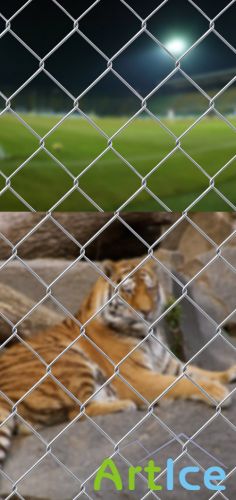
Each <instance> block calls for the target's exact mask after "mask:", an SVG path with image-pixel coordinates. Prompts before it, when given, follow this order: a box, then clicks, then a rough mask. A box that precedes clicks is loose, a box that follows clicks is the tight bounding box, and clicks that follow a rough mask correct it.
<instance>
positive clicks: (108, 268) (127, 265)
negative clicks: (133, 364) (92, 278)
mask: <svg viewBox="0 0 236 500" xmlns="http://www.w3.org/2000/svg"><path fill="white" fill-rule="evenodd" d="M139 264H140V261H139V260H136V259H131V260H121V261H118V262H112V261H106V263H105V264H104V268H103V269H104V273H105V274H106V276H107V277H109V279H110V280H111V282H112V283H113V285H112V284H110V283H109V282H108V281H106V280H104V279H103V278H100V279H99V280H98V281H97V283H96V285H95V288H94V292H95V294H94V298H95V302H96V304H94V305H95V307H96V310H99V309H101V308H102V306H104V305H105V304H107V305H106V307H105V308H103V309H102V311H101V313H100V318H101V319H102V321H103V322H104V323H105V324H107V325H108V326H110V327H112V328H113V329H115V330H118V331H120V332H121V331H125V332H127V333H129V334H130V335H132V334H134V335H142V334H144V335H145V334H146V333H147V329H148V326H149V325H150V324H151V323H152V322H153V321H154V320H155V319H156V318H157V317H158V316H159V315H160V313H161V312H162V311H163V310H164V306H165V294H164V290H163V287H162V285H161V283H160V281H159V279H158V275H157V271H156V265H155V262H154V261H153V260H152V259H149V260H148V261H147V262H145V263H144V264H142V265H140V266H139ZM137 266H138V268H137ZM136 268H137V269H136ZM115 289H116V290H118V292H119V293H118V294H116V295H115V297H114V298H112V297H113V295H114V294H115Z"/></svg>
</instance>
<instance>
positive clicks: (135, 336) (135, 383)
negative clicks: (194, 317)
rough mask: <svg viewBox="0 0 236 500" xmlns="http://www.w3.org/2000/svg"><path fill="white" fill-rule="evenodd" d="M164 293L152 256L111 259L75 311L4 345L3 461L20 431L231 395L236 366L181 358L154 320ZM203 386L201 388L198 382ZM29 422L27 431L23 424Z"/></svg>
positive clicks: (0, 375) (216, 401) (0, 380)
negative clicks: (207, 366) (215, 367)
mask: <svg viewBox="0 0 236 500" xmlns="http://www.w3.org/2000/svg"><path fill="white" fill-rule="evenodd" d="M166 301H167V298H166V293H165V291H164V286H163V283H161V279H160V278H159V277H158V273H157V271H156V263H155V261H154V259H153V258H151V257H150V259H146V261H145V262H143V261H140V259H123V260H120V261H116V262H114V261H106V262H105V263H104V267H103V271H102V272H101V274H100V276H99V278H98V279H97V281H96V282H95V284H94V285H93V286H92V288H91V289H90V292H89V293H88V294H87V296H86V297H85V299H84V301H83V302H82V305H81V306H80V308H79V310H78V312H77V313H76V314H75V315H74V317H71V316H69V315H68V316H67V318H66V319H65V320H64V321H63V322H61V323H60V324H58V325H56V326H53V327H50V328H48V329H47V330H46V331H42V332H39V333H36V334H34V335H32V336H31V337H30V338H29V339H27V341H26V339H24V338H23V337H22V341H21V342H18V343H15V344H12V345H10V346H9V347H7V348H5V349H3V351H2V353H1V356H0V461H1V463H3V461H4V460H5V458H6V456H7V453H8V450H9V449H10V445H11V441H12V436H13V435H14V434H15V433H17V432H18V433H21V432H25V430H26V429H27V432H31V431H32V428H33V429H36V430H37V431H38V429H40V428H41V427H44V426H49V425H55V424H58V423H62V422H72V421H77V420H79V419H80V418H86V416H87V417H89V418H93V417H96V416H98V415H105V414H112V413H116V412H122V411H131V410H134V409H143V408H148V409H150V408H152V409H155V411H156V405H157V406H158V403H159V402H160V400H162V399H168V398H169V399H170V400H177V399H183V400H185V399H186V400H187V399H188V400H199V401H203V402H205V403H209V404H211V405H217V406H218V405H222V406H223V404H224V405H226V403H229V402H230V397H229V389H228V387H227V385H226V384H227V383H231V382H233V381H235V379H236V366H233V367H231V368H229V369H227V370H225V371H218V372H216V371H215V372H214V371H208V370H204V369H201V368H199V367H197V366H192V365H187V368H186V366H185V365H184V364H183V361H181V360H179V359H177V358H176V357H175V356H174V355H173V354H172V353H171V351H170V349H168V346H167V345H166V344H165V342H166V339H165V335H164V331H163V326H160V325H161V322H160V321H156V320H157V318H160V317H161V315H163V313H164V311H165V307H166ZM198 386H200V387H201V389H202V390H199V387H198ZM23 429H24V430H23Z"/></svg>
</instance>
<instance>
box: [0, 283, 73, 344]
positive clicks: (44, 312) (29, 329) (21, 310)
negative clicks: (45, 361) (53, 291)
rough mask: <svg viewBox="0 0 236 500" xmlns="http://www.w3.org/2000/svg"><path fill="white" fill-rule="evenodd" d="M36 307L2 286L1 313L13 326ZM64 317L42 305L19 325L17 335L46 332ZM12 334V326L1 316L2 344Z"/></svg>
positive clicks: (9, 288) (0, 295)
mask: <svg viewBox="0 0 236 500" xmlns="http://www.w3.org/2000/svg"><path fill="white" fill-rule="evenodd" d="M33 306H34V302H33V301H32V300H31V299H29V298H28V297H26V296H25V295H24V294H22V293H19V292H16V291H15V290H14V289H13V288H11V287H9V286H8V285H4V284H3V283H1V285H0V312H1V314H2V315H3V316H4V317H5V318H7V319H8V320H9V321H10V322H11V323H12V324H13V325H15V324H16V323H18V321H19V320H20V319H21V318H23V317H24V316H25V314H26V313H27V312H28V311H30V310H31V309H32V308H33ZM62 319H63V316H62V315H60V314H56V313H55V312H54V311H51V310H50V309H49V308H47V307H45V306H43V305H40V306H39V307H37V308H36V310H35V311H34V312H33V313H32V314H31V315H29V316H27V317H26V319H25V320H24V321H23V323H22V324H20V325H19V327H18V329H17V333H18V334H20V335H22V336H24V337H28V336H31V335H33V334H34V333H35V332H37V331H40V330H44V329H46V328H48V327H50V326H52V325H55V324H56V323H58V322H60V321H61V320H62ZM11 334H12V326H11V325H10V324H9V323H8V322H7V321H5V320H4V319H3V317H2V316H0V343H2V342H4V341H5V340H6V339H7V338H9V337H10V335H11Z"/></svg>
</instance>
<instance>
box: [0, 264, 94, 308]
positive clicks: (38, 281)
mask: <svg viewBox="0 0 236 500" xmlns="http://www.w3.org/2000/svg"><path fill="white" fill-rule="evenodd" d="M73 262H74V261H70V260H64V259H33V260H25V263H26V264H27V267H25V266H24V265H22V264H21V262H19V261H17V260H14V261H12V262H10V263H9V264H8V265H7V266H5V267H3V268H2V270H1V272H0V281H1V283H2V284H5V285H8V286H10V287H11V288H12V289H14V290H15V291H16V292H18V293H22V294H23V295H24V296H26V297H27V298H28V299H30V301H31V302H32V303H33V304H35V303H36V302H38V301H40V300H42V299H43V297H45V295H46V291H47V288H48V287H49V285H51V292H52V295H53V296H54V297H55V298H56V299H57V300H58V301H59V302H60V303H61V304H62V305H64V306H65V307H68V309H69V311H70V312H72V313H75V312H77V310H78V308H79V306H80V304H81V301H82V300H83V298H84V297H85V295H86V294H87V293H88V291H89V290H90V287H91V285H92V284H93V283H94V282H95V280H96V279H97V278H98V276H99V273H98V271H96V268H94V267H93V266H92V265H90V264H88V263H87V262H78V263H75V264H74V265H73ZM0 265H1V263H0ZM68 268H69V269H68ZM29 269H32V271H33V272H32V273H31V272H30V271H29ZM65 270H66V272H65ZM35 275H37V276H38V278H36V277H35ZM60 275H62V276H61V277H60V278H59V276H60ZM44 305H45V306H46V307H48V308H50V309H53V310H54V311H55V312H56V313H57V314H59V315H63V316H65V312H64V311H63V309H62V308H60V306H59V305H56V304H55V302H53V300H52V299H51V298H50V297H49V298H48V299H47V300H46V301H45V303H44ZM0 310H1V309H0Z"/></svg>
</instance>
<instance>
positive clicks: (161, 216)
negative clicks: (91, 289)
mask: <svg viewBox="0 0 236 500" xmlns="http://www.w3.org/2000/svg"><path fill="white" fill-rule="evenodd" d="M113 217H114V214H112V213H109V212H106V213H93V212H89V213H86V212H68V213H64V212H55V213H54V214H53V217H49V216H47V217H46V216H45V214H43V213H28V212H27V213H24V212H13V213H10V212H6V213H2V214H0V234H1V233H2V234H3V235H4V237H5V238H6V239H7V240H8V241H9V242H11V243H12V244H13V245H16V244H17V243H18V242H19V241H21V240H22V239H23V241H22V243H21V244H20V245H19V246H18V254H19V255H20V256H21V257H22V258H27V259H35V258H42V257H51V258H65V259H72V258H75V257H78V255H79V253H80V246H81V245H84V244H85V243H87V242H88V241H90V240H91V241H90V244H89V245H86V255H87V256H88V257H89V258H91V259H93V260H103V259H106V258H112V259H119V258H123V257H136V256H138V255H142V254H143V253H144V251H145V246H144V245H143V243H142V242H141V241H140V240H139V239H138V238H137V237H136V236H135V235H134V234H132V232H131V231H130V229H129V227H131V228H132V230H133V231H135V232H136V233H138V234H139V235H140V236H141V237H142V238H143V239H144V240H145V241H146V242H147V243H149V244H152V243H154V241H155V240H156V239H157V238H158V237H159V236H160V235H161V232H162V227H163V225H166V224H170V223H172V222H173V221H175V220H176V219H177V217H178V215H177V214H169V213H165V212H146V213H145V212H134V213H132V212H130V213H122V214H121V216H120V219H119V218H118V216H117V217H116V219H114V220H113V221H112V219H113ZM121 217H122V221H123V222H122V221H121ZM109 221H110V224H109ZM106 224H108V225H107V227H106ZM127 225H128V226H127ZM104 226H105V227H106V228H105V229H104V230H101V229H102V228H103V227H104ZM63 229H64V230H63ZM28 234H29V236H27V238H25V237H26V235H28ZM96 234H97V236H96V238H94V235H96ZM10 255H11V246H10V244H8V243H7V241H6V240H1V245H0V259H6V258H8V257H9V256H10Z"/></svg>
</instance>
